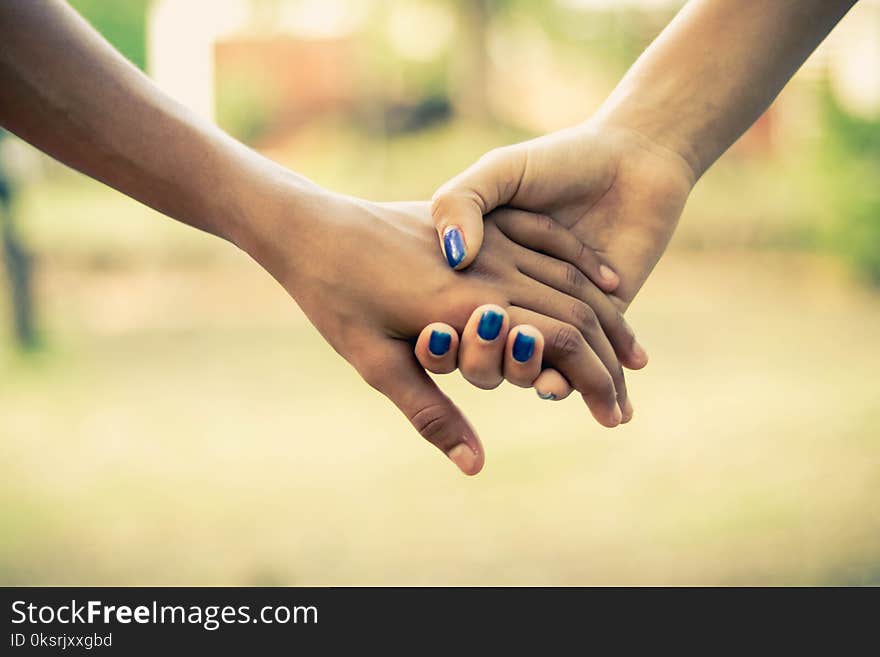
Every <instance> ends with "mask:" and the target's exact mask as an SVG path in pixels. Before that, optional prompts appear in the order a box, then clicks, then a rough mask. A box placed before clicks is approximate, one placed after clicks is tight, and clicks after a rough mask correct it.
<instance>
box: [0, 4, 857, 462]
mask: <svg viewBox="0 0 880 657" xmlns="http://www.w3.org/2000/svg"><path fill="white" fill-rule="evenodd" d="M854 3H855V0H798V1H797V2H795V1H793V0H791V1H788V0H787V1H785V2H781V1H780V2H771V3H768V2H762V1H761V0H691V1H690V2H688V3H687V4H686V5H685V7H684V8H683V9H682V10H681V11H680V12H679V13H678V15H677V16H676V17H675V19H674V20H673V21H672V22H671V23H670V24H669V25H668V26H667V27H666V28H665V29H664V30H663V32H661V34H660V35H658V37H657V38H656V39H655V41H654V42H653V43H652V44H651V46H650V47H649V48H647V49H646V51H645V52H644V53H643V54H642V56H641V57H639V59H638V60H637V61H636V62H635V63H634V64H633V66H632V67H631V68H630V70H629V71H628V73H627V74H626V75H625V76H624V78H623V79H622V80H621V81H620V83H619V84H618V85H617V87H616V88H615V90H614V91H613V92H612V93H611V95H610V96H609V97H608V99H607V100H606V101H605V102H604V103H603V105H602V106H601V107H600V108H599V110H598V112H597V113H596V114H595V115H594V116H593V117H592V118H591V119H590V120H588V121H587V122H586V123H584V124H582V125H579V126H576V127H573V128H570V129H568V130H563V131H560V132H556V133H553V134H550V135H546V136H544V137H540V138H538V139H535V140H533V141H529V142H525V143H521V144H516V145H513V146H506V147H504V148H500V149H497V150H494V151H491V152H490V153H488V154H487V155H485V156H484V157H482V158H481V159H480V160H479V161H478V162H477V163H476V164H474V165H473V166H471V167H470V168H469V169H467V170H466V171H465V172H463V173H462V174H460V175H459V176H456V177H455V178H453V179H452V180H450V181H449V182H447V183H446V184H445V185H443V186H442V187H441V188H440V189H439V190H438V192H437V193H436V194H435V195H434V198H433V201H432V203H371V202H369V201H364V200H361V199H355V198H351V197H348V196H343V195H339V194H334V193H332V192H329V191H327V190H325V189H323V188H321V187H319V186H317V185H315V184H314V183H312V182H311V181H309V180H306V179H305V178H303V177H301V176H299V175H297V174H295V173H294V172H292V171H289V170H286V169H284V168H283V167H281V166H279V165H278V164H276V163H274V162H271V161H269V160H267V159H266V158H263V157H261V156H260V155H258V154H257V153H255V152H253V151H252V150H250V149H248V148H246V147H245V146H243V145H242V144H240V143H238V142H236V141H235V140H233V139H231V138H230V137H229V136H228V135H226V134H225V133H223V132H222V131H220V130H219V129H217V128H216V126H213V125H211V124H210V123H208V122H207V121H205V120H203V119H202V118H200V117H197V116H195V115H193V113H191V112H189V111H188V110H186V108H184V107H182V106H180V105H179V104H177V103H175V102H174V101H173V100H172V99H171V98H169V97H168V96H166V95H165V94H164V93H162V92H161V91H160V90H159V89H157V88H156V86H155V85H154V84H152V82H151V81H150V80H148V79H147V78H146V77H145V76H144V75H142V74H141V73H140V71H138V70H136V69H135V68H134V67H133V66H131V65H130V64H129V63H128V62H127V61H126V60H125V59H124V58H123V57H122V56H120V55H119V53H117V52H116V51H114V50H113V48H112V47H111V46H110V45H109V44H108V43H106V41H104V40H103V39H102V38H101V37H100V35H98V34H97V33H96V32H95V31H94V30H92V29H91V28H90V27H89V26H88V24H86V23H85V21H83V20H82V19H81V18H80V17H79V16H78V15H77V14H76V12H74V11H73V10H72V9H71V8H70V6H69V5H68V4H67V3H65V2H62V1H61V0H43V1H41V2H34V1H33V0H5V1H4V2H0V126H2V127H4V128H7V129H9V130H10V131H12V132H14V133H16V134H18V135H19V136H20V137H22V138H23V139H25V140H26V141H29V142H30V143H32V144H33V145H35V146H36V147H37V148H39V149H41V150H43V151H44V152H46V153H48V154H50V155H52V156H53V157H55V158H57V159H58V160H60V161H62V162H65V163H67V164H68V165H70V166H72V167H74V168H76V169H78V170H80V171H82V172H84V173H86V174H88V175H89V176H92V177H93V178H96V179H97V180H100V181H102V182H104V183H106V184H108V185H110V186H112V187H114V188H116V189H118V190H120V191H121V192H123V193H125V194H128V195H129V196H131V197H132V198H134V199H137V200H138V201H140V202H142V203H145V204H146V205H149V206H150V207H153V208H155V209H157V210H159V211H160V212H162V213H164V214H166V215H168V216H170V217H173V218H174V219H177V220H179V221H181V222H184V223H186V224H188V225H190V226H193V227H195V228H198V229H200V230H204V231H207V232H209V233H213V234H215V235H218V236H220V237H222V238H224V239H227V240H229V241H230V242H233V243H234V244H236V245H237V246H239V247H240V248H241V249H243V250H244V251H246V252H247V253H248V254H250V255H251V256H252V257H253V258H254V259H255V260H256V261H257V262H258V263H259V264H260V265H262V266H263V267H264V268H265V269H266V270H267V271H268V272H269V273H270V274H271V275H272V276H274V277H275V278H276V279H277V280H278V281H279V282H280V283H281V284H282V285H283V286H284V288H285V289H286V290H287V292H288V293H289V294H290V295H291V296H292V297H293V298H294V299H296V301H297V302H298V303H299V305H300V306H301V308H302V309H303V311H304V312H305V313H306V315H307V316H308V317H309V319H310V320H311V321H312V323H313V324H314V325H315V326H316V327H317V328H318V330H319V331H320V332H321V334H322V335H323V336H324V337H325V338H326V339H327V341H328V342H329V343H330V344H331V345H332V346H333V348H334V349H336V351H338V352H339V353H340V354H341V355H342V356H343V357H344V358H345V359H346V360H348V361H349V362H350V363H351V364H352V365H353V366H354V367H355V368H356V369H357V370H358V371H359V372H360V373H361V375H362V376H363V377H364V379H366V381H367V382H368V383H370V384H371V385H372V386H373V387H375V388H376V389H378V390H379V391H381V392H382V393H384V394H385V395H386V396H387V397H388V398H389V399H391V401H393V402H394V404H396V405H397V406H398V408H400V409H401V411H403V413H404V414H405V415H406V416H407V418H409V420H410V421H411V422H412V424H413V425H414V426H415V428H416V429H417V430H418V431H419V433H421V434H422V436H424V437H425V438H426V439H427V440H428V441H430V442H431V443H433V444H434V445H436V446H437V447H438V448H439V449H440V450H442V451H443V452H444V453H445V454H446V455H447V456H448V457H449V458H450V459H451V460H452V461H453V462H454V463H455V464H456V465H457V466H458V467H459V468H460V469H461V471H462V472H464V473H466V474H476V473H477V472H479V471H480V469H481V468H482V467H483V461H484V454H483V448H482V446H481V444H480V441H479V439H478V438H477V435H476V433H475V432H474V430H473V428H472V427H471V426H470V424H469V423H468V422H467V420H466V419H465V417H464V415H463V414H462V413H461V411H460V410H459V409H458V408H456V406H455V405H454V404H453V403H452V402H451V401H450V400H449V399H448V398H447V397H446V396H445V395H444V394H443V393H442V392H440V390H439V388H438V387H437V386H436V385H435V383H434V381H433V379H431V377H430V376H429V375H428V374H427V372H426V370H427V371H430V372H435V373H446V372H452V371H453V370H455V369H456V368H457V369H459V370H460V371H461V372H462V374H463V375H464V376H465V378H466V379H467V380H468V381H470V382H471V383H473V384H474V385H476V386H478V387H480V388H494V387H495V386H497V385H498V384H500V383H501V381H502V380H503V379H507V380H508V381H510V382H511V383H513V384H515V385H518V386H523V387H532V386H533V387H535V388H536V389H537V391H538V394H539V395H541V397H543V398H546V399H562V398H563V397H566V396H567V395H568V394H569V393H570V392H571V391H572V390H575V391H577V392H578V393H580V394H581V396H582V397H583V399H584V401H585V402H586V404H587V406H588V407H589V409H590V411H591V412H592V414H593V416H594V417H595V418H596V420H598V422H599V423H600V424H602V425H604V426H606V427H615V426H617V425H618V424H620V423H621V422H627V421H629V419H630V418H631V417H632V415H633V404H632V402H631V401H630V400H629V397H628V396H627V391H626V384H625V381H624V375H623V370H622V368H623V367H627V368H631V369H637V368H641V367H644V366H645V364H646V363H647V360H648V357H647V354H646V353H645V351H644V349H642V348H641V347H640V346H639V344H638V342H637V341H636V338H635V335H634V333H633V331H632V330H631V329H630V327H629V326H628V325H627V323H626V321H625V320H624V319H623V313H624V312H625V310H626V308H627V306H628V305H629V304H630V303H631V302H632V300H633V298H634V297H635V295H636V293H637V292H638V290H639V288H640V287H641V286H642V284H643V283H644V282H645V279H646V278H647V277H648V275H649V274H650V272H651V269H652V268H653V267H654V265H655V264H656V262H657V260H658V259H659V258H660V256H661V254H662V253H663V251H664V250H665V248H666V245H667V244H668V242H669V239H670V237H671V236H672V232H673V231H674V229H675V225H676V223H677V221H678V218H679V216H680V214H681V211H682V209H683V208H684V204H685V201H686V200H687V197H688V195H689V194H690V191H691V189H692V188H693V186H694V184H695V182H696V180H697V179H698V178H699V177H700V176H701V175H702V174H703V173H704V172H705V171H706V169H708V168H709V167H710V166H711V165H712V164H713V163H714V162H715V161H716V160H717V159H718V157H719V156H720V155H721V154H722V153H723V152H724V151H725V150H726V149H727V148H728V147H729V146H730V145H731V144H732V143H733V142H734V141H735V140H736V139H737V138H738V137H739V136H740V135H741V134H742V133H743V132H744V131H745V130H746V129H747V128H748V127H749V125H751V124H752V123H753V122H754V121H755V119H757V118H758V116H760V114H761V112H763V111H764V109H765V108H766V107H767V106H768V105H769V104H770V102H771V101H772V100H773V99H774V98H775V97H776V95H777V94H778V93H779V91H780V90H781V89H782V87H783V85H784V84H785V83H786V81H787V80H788V79H789V78H791V76H792V75H793V74H794V72H795V71H796V70H797V69H798V67H799V66H800V65H801V64H802V63H803V62H804V60H805V59H806V58H807V57H808V56H809V54H810V53H811V52H812V51H813V50H815V48H816V47H817V46H818V45H819V43H821V41H822V39H824V38H825V36H826V35H827V34H828V32H830V31H831V30H832V29H833V28H834V26H835V24H836V23H837V22H838V21H839V20H840V19H841V18H842V17H843V16H844V15H845V14H846V13H847V11H849V9H850V7H852V5H853V4H854ZM437 236H439V237H440V245H441V249H440V250H438V248H437ZM415 336H418V339H417V340H416V342H415V355H414V354H413V342H412V340H413V338H414V337H415Z"/></svg>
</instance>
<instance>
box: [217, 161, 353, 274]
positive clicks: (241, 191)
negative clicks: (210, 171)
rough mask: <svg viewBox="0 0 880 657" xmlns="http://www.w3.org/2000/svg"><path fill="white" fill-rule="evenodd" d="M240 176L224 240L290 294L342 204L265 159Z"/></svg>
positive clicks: (230, 202) (228, 205)
mask: <svg viewBox="0 0 880 657" xmlns="http://www.w3.org/2000/svg"><path fill="white" fill-rule="evenodd" d="M237 173H238V175H237V176H236V177H235V182H234V184H233V185H231V186H230V192H231V193H230V194H229V196H228V203H226V204H225V205H226V208H225V210H224V218H223V237H224V238H225V239H227V240H229V241H230V242H232V243H233V244H235V245H236V246H237V247H238V248H240V249H241V250H242V251H244V252H245V253H247V254H248V255H250V256H251V258H253V259H254V260H255V261H256V262H257V263H259V264H260V265H261V266H262V267H263V268H264V269H266V270H267V271H269V273H270V274H272V275H273V276H274V277H275V278H276V279H278V280H279V281H280V282H281V283H282V284H284V285H285V287H288V289H290V287H289V285H288V283H289V281H291V280H292V279H293V277H294V276H295V274H296V273H297V271H299V270H300V269H301V268H302V266H303V264H304V261H305V260H306V259H307V258H308V257H310V254H312V253H313V252H314V250H315V246H316V245H315V240H316V238H317V237H318V236H319V235H320V233H321V232H322V230H323V224H324V223H325V219H327V218H328V217H332V215H333V214H334V212H333V211H332V210H330V209H329V208H330V207H331V206H336V205H338V204H339V203H341V202H342V201H343V200H344V199H343V198H342V197H340V196H338V195H337V194H334V193H332V192H330V191H328V190H326V189H324V188H322V187H320V186H319V185H317V184H315V183H313V182H311V181H310V180H308V179H306V178H303V177H301V176H298V175H296V174H295V173H293V172H291V171H289V170H287V169H285V168H283V167H281V166H280V165H277V164H275V163H274V162H271V161H269V160H264V159H263V158H258V161H255V162H251V163H250V165H249V166H248V167H245V175H241V171H239V172H237ZM291 254H293V257H291Z"/></svg>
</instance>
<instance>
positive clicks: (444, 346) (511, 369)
mask: <svg viewBox="0 0 880 657" xmlns="http://www.w3.org/2000/svg"><path fill="white" fill-rule="evenodd" d="M487 318H493V319H496V321H499V320H497V318H500V322H501V330H500V331H499V333H498V335H497V336H496V337H495V338H492V339H489V340H487V339H486V338H484V337H483V336H484V327H485V325H486V321H487ZM509 324H510V322H509V319H508V317H507V313H506V312H505V311H504V309H503V308H501V307H500V306H492V305H485V306H480V307H479V308H477V309H476V310H475V311H474V312H473V313H472V314H471V317H470V319H469V320H468V323H467V325H466V326H465V328H464V332H463V333H462V336H461V339H459V335H458V331H456V330H455V329H454V328H453V327H452V326H450V325H449V324H446V323H444V322H433V323H431V324H428V326H426V327H425V328H424V329H422V332H421V334H419V339H418V340H417V341H416V347H415V354H416V358H418V360H419V363H421V365H422V367H424V368H425V369H426V370H428V371H429V372H433V373H434V374H449V373H451V372H454V371H455V370H456V369H460V370H461V373H462V375H463V376H464V378H465V379H467V380H468V381H485V382H489V385H491V386H493V387H494V386H496V385H498V384H500V383H501V381H502V380H506V381H509V382H510V383H512V384H513V385H515V386H519V387H520V388H531V387H534V388H535V391H536V392H537V393H538V396H539V397H540V398H541V399H547V400H551V401H557V400H560V399H565V398H566V397H568V395H569V394H571V386H569V385H568V382H567V381H566V380H565V379H564V378H563V377H562V375H561V374H559V372H557V371H556V370H554V369H551V368H547V369H544V370H542V369H541V362H542V360H543V355H544V336H543V335H541V332H540V331H539V330H538V329H536V328H535V327H534V326H531V325H529V324H520V325H519V326H516V327H513V328H511V329H510V331H509V333H508V331H507V327H508V326H509ZM628 401H629V400H628V399H627V402H628ZM631 418H632V408H631V407H628V408H624V409H623V420H622V422H628V421H629V420H630V419H631Z"/></svg>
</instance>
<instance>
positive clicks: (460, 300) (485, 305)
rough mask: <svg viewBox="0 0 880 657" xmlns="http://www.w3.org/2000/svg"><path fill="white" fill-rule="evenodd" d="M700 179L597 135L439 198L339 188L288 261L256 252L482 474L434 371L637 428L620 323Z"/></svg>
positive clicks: (642, 357)
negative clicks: (572, 402)
mask: <svg viewBox="0 0 880 657" xmlns="http://www.w3.org/2000/svg"><path fill="white" fill-rule="evenodd" d="M693 181H694V177H693V174H692V172H691V170H690V169H689V167H688V166H687V164H686V163H685V161H684V160H683V159H682V158H681V157H679V156H677V155H675V154H673V153H672V152H670V151H668V150H666V149H664V148H662V147H659V146H656V145H655V144H653V143H651V142H649V141H648V140H647V139H646V138H644V137H642V136H640V135H639V134H637V133H635V132H631V131H628V130H626V129H618V128H614V127H603V126H599V125H596V124H585V125H584V126H580V127H578V128H573V129H570V130H566V131H563V132H560V133H556V134H554V135H549V136H545V137H542V138H540V139H537V140H534V141H532V142H526V143H523V144H518V145H515V146H510V147H505V148H502V149H499V150H495V151H492V152H490V153H488V154H487V155H485V156H484V157H483V158H481V159H480V160H479V161H478V162H477V163H476V164H475V165H473V166H472V167H471V168H470V169H468V170H467V171H465V172H464V173H462V174H461V175H459V176H458V177H456V178H454V179H452V180H451V181H449V182H448V183H447V184H446V185H444V186H443V187H442V188H440V190H438V192H437V193H436V194H435V196H434V199H433V202H432V203H431V204H429V203H370V202H367V201H363V200H360V199H353V198H349V197H340V196H335V195H332V194H329V195H327V196H326V197H325V198H324V199H323V201H322V202H321V206H322V207H321V209H320V213H321V214H322V215H323V217H324V219H322V221H321V224H323V228H322V229H317V230H314V231H312V232H310V233H308V234H303V232H302V229H298V230H297V233H296V235H293V234H291V235H290V239H285V238H284V236H283V231H282V238H281V239H279V240H276V241H274V242H273V244H272V247H271V250H275V251H276V252H275V253H274V255H273V254H272V253H271V250H270V253H268V254H267V253H263V252H261V251H260V250H259V249H257V250H254V249H253V248H247V249H246V250H248V251H249V252H251V253H252V255H255V257H256V258H257V260H258V261H260V262H261V263H263V264H264V266H266V268H267V269H268V270H269V271H270V272H272V273H273V274H274V275H275V276H276V278H278V280H279V281H280V282H281V283H282V284H283V285H284V286H285V287H286V288H287V289H288V291H290V292H291V294H292V295H293V296H294V297H295V298H296V300H297V301H298V302H299V304H300V306H301V307H302V309H303V310H304V312H305V313H306V314H307V315H308V317H309V318H310V319H311V321H312V322H313V323H314V324H315V326H316V327H317V328H318V329H319V330H320V331H321V333H322V334H323V336H324V337H325V338H326V339H327V340H328V342H330V344H331V345H332V346H333V347H334V348H335V349H336V350H337V351H338V352H339V353H340V354H341V355H342V356H343V357H345V358H346V359H347V360H348V361H349V362H350V363H351V364H352V365H354V367H355V368H356V369H357V370H358V371H359V372H360V374H361V375H362V376H363V377H364V379H365V380H366V381H367V382H368V383H369V384H370V385H372V386H373V387H375V388H376V389H378V390H379V391H380V392H382V393H384V394H385V395H386V396H388V397H389V398H390V399H391V401H393V402H394V403H395V404H396V405H397V406H398V407H399V408H400V410H401V411H403V413H404V414H405V415H406V416H407V418H408V419H409V420H410V421H411V422H412V424H413V425H414V426H415V428H416V429H417V430H418V431H419V433H420V434H421V435H422V436H423V437H424V438H426V439H427V440H428V441H430V442H431V443H433V444H434V445H436V446H437V447H438V448H439V449H441V450H442V451H443V452H444V453H445V454H446V455H447V456H448V457H449V458H450V459H451V460H452V461H453V462H454V463H455V464H456V465H457V466H458V467H459V468H460V469H461V471H462V472H464V473H466V474H476V473H477V472H479V471H480V469H481V468H482V466H483V462H484V453H483V448H482V446H481V444H480V441H479V438H478V437H477V434H476V432H475V431H474V429H473V428H472V427H471V425H470V424H469V423H468V421H467V420H466V418H465V417H464V415H463V414H462V412H461V411H460V410H459V409H458V408H457V407H456V406H455V405H454V404H453V403H452V402H451V401H450V400H449V399H448V398H447V397H446V396H445V395H444V394H443V393H442V392H441V391H440V390H439V389H438V387H437V386H436V384H435V383H434V381H433V380H432V379H431V378H430V377H429V376H428V375H427V374H426V372H425V370H428V371H430V372H434V373H438V374H445V373H450V372H453V371H454V370H455V369H458V370H460V371H461V373H462V375H463V376H464V377H465V378H466V379H467V380H468V381H469V382H471V383H472V384H473V385H475V386H477V387H479V388H483V389H491V388H495V387H497V386H498V385H499V384H500V383H501V382H502V380H504V379H506V380H507V381H509V382H510V383H512V384H514V385H517V386H521V387H526V388H528V387H534V388H536V390H537V392H538V394H539V395H540V396H541V397H542V398H545V399H550V400H555V399H562V398H564V397H566V396H568V395H569V393H570V392H571V391H572V390H574V391H577V392H578V393H580V394H581V396H582V397H583V400H584V402H585V403H586V405H587V407H588V408H589V410H590V412H591V413H592V414H593V416H594V417H595V419H596V420H597V421H598V422H599V423H600V424H602V425H604V426H606V427H615V426H617V425H619V424H621V423H623V422H628V421H629V420H630V419H631V418H632V416H633V404H632V402H631V401H630V399H629V397H628V395H627V390H626V384H625V381H624V374H623V369H622V367H627V368H630V369H638V368H642V367H644V366H645V365H646V364H647V360H648V356H647V354H646V352H645V350H644V349H643V348H642V347H641V346H640V345H639V343H638V342H637V341H636V337H635V335H634V333H633V331H632V329H631V328H630V327H629V325H628V324H627V323H626V321H625V320H624V318H623V312H624V311H625V310H626V308H627V305H628V303H629V302H630V301H631V300H632V298H633V296H634V295H635V293H636V291H637V290H638V288H639V287H640V286H641V284H642V283H643V281H644V280H645V278H646V277H647V275H648V273H649V272H650V270H651V268H652V267H653V265H654V264H655V262H656V260H657V258H659V256H660V254H661V252H662V250H663V249H664V247H665V246H666V243H667V242H668V239H669V237H670V235H671V233H672V229H673V227H674V225H675V221H676V219H677V218H678V216H679V214H680V212H681V210H682V208H683V206H684V203H685V200H686V198H687V195H688V193H689V191H690V189H691V187H692V185H693ZM321 193H322V194H326V192H321ZM273 232H274V231H273ZM438 236H439V237H440V245H441V249H440V251H439V252H438V249H437V241H438V240H437V237H438ZM292 245H295V247H294V248H295V250H296V253H295V255H294V256H293V257H291V255H290V254H289V248H291V246H292ZM415 335H418V339H417V341H416V342H415V357H414V356H413V346H412V345H413V342H412V336H415Z"/></svg>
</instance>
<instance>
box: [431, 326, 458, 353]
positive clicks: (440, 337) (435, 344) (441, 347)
mask: <svg viewBox="0 0 880 657" xmlns="http://www.w3.org/2000/svg"><path fill="white" fill-rule="evenodd" d="M451 344H452V336H451V335H450V334H449V333H444V332H443V331H431V339H430V340H428V351H430V352H431V353H432V354H434V355H435V356H443V355H444V354H445V353H446V352H447V351H449V345H451Z"/></svg>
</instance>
